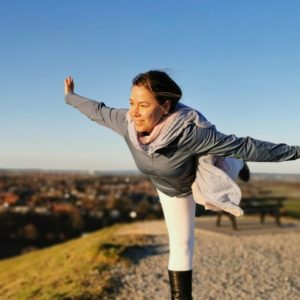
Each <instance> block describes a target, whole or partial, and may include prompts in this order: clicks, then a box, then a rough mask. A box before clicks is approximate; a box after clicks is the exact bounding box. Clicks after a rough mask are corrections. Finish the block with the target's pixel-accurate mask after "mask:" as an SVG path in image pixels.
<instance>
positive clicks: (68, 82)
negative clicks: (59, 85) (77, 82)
mask: <svg viewBox="0 0 300 300" xmlns="http://www.w3.org/2000/svg"><path fill="white" fill-rule="evenodd" d="M69 93H74V81H73V78H72V77H71V76H69V77H67V78H66V79H65V95H67V94H69Z"/></svg>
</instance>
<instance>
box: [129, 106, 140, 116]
mask: <svg viewBox="0 0 300 300" xmlns="http://www.w3.org/2000/svg"><path fill="white" fill-rule="evenodd" d="M130 112H131V114H132V116H134V117H137V116H139V114H140V112H139V109H138V107H137V106H133V107H131V108H130Z"/></svg>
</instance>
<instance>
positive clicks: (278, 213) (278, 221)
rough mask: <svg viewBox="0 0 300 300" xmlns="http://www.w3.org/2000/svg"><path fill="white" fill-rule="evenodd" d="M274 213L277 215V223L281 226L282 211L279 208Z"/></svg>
mask: <svg viewBox="0 0 300 300" xmlns="http://www.w3.org/2000/svg"><path fill="white" fill-rule="evenodd" d="M274 215H275V219H276V224H277V225H278V226H281V222H280V212H279V210H277V211H276V212H275V213H274Z"/></svg>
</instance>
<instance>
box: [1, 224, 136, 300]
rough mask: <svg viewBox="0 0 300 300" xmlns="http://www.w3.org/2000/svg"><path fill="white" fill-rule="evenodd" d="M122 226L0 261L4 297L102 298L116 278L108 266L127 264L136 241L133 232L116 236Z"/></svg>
mask: <svg viewBox="0 0 300 300" xmlns="http://www.w3.org/2000/svg"><path fill="white" fill-rule="evenodd" d="M121 226H122V225H114V226H112V227H109V228H105V229H103V230H99V231H97V232H94V233H91V234H87V235H85V236H83V237H81V238H78V239H74V240H71V241H68V242H66V243H63V244H59V245H56V246H52V247H50V248H47V249H42V250H38V251H34V252H30V253H28V254H24V255H21V256H18V257H16V258H11V259H6V260H3V261H0V298H1V299H6V300H10V299H11V300H16V299H18V300H28V299H30V300H35V299H38V300H49V299H52V300H67V299H68V300H79V299H80V300H92V299H101V295H102V294H103V293H105V292H106V291H107V290H108V289H109V288H110V285H111V280H112V278H111V274H110V273H109V272H107V271H106V270H108V269H109V268H110V267H111V266H113V265H115V264H116V263H120V264H126V260H125V259H124V258H121V254H122V252H123V251H124V250H125V249H126V247H127V245H129V244H130V243H133V242H134V241H135V240H134V238H133V237H130V236H127V237H126V239H125V238H124V237H123V238H122V237H120V236H116V233H117V231H118V229H119V228H120V227H121ZM122 239H123V240H122ZM135 239H136V238H135Z"/></svg>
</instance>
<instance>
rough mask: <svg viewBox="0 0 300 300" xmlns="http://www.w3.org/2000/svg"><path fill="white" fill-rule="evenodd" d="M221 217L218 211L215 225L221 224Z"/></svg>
mask: <svg viewBox="0 0 300 300" xmlns="http://www.w3.org/2000/svg"><path fill="white" fill-rule="evenodd" d="M221 217H222V213H218V217H217V223H216V225H217V226H218V227H220V226H221Z"/></svg>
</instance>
